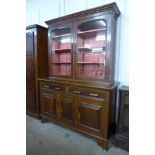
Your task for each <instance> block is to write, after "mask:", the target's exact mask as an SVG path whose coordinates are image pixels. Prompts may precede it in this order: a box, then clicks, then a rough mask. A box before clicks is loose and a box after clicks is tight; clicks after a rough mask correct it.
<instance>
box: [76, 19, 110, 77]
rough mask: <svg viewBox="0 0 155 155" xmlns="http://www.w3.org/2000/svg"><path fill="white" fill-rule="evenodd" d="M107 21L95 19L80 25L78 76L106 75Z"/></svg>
mask: <svg viewBox="0 0 155 155" xmlns="http://www.w3.org/2000/svg"><path fill="white" fill-rule="evenodd" d="M106 30H107V27H106V22H105V21H104V20H94V21H90V22H86V23H82V24H80V25H79V26H78V40H77V42H78V43H77V77H86V78H98V79H100V78H101V79H103V78H104V76H105V54H106Z"/></svg>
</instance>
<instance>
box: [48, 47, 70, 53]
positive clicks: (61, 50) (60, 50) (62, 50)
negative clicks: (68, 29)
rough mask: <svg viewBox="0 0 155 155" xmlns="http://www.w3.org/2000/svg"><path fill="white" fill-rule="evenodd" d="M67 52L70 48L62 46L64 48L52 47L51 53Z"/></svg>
mask: <svg viewBox="0 0 155 155" xmlns="http://www.w3.org/2000/svg"><path fill="white" fill-rule="evenodd" d="M54 52H55V53H67V52H71V49H70V48H64V49H53V51H52V52H51V53H54Z"/></svg>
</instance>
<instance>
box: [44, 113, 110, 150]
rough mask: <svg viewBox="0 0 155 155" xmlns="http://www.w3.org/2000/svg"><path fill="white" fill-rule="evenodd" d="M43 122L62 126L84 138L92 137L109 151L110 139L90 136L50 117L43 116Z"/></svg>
mask: <svg viewBox="0 0 155 155" xmlns="http://www.w3.org/2000/svg"><path fill="white" fill-rule="evenodd" d="M41 122H42V123H46V122H51V123H54V124H56V125H60V126H62V127H64V128H68V129H71V130H73V131H75V132H78V133H80V134H82V135H84V136H87V137H90V138H94V139H96V142H97V144H98V145H99V146H101V147H102V148H103V149H104V150H105V151H107V150H108V139H102V138H101V137H98V136H96V135H93V134H90V133H88V132H85V131H82V130H79V129H78V128H75V127H72V126H68V125H66V124H64V123H62V122H57V121H56V120H53V119H50V118H49V117H46V116H41Z"/></svg>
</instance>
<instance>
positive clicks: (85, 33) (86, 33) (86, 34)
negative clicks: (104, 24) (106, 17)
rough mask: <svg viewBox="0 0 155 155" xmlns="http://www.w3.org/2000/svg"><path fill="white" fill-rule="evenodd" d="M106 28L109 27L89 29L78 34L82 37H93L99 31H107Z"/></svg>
mask: <svg viewBox="0 0 155 155" xmlns="http://www.w3.org/2000/svg"><path fill="white" fill-rule="evenodd" d="M105 30H107V28H103V29H94V30H89V31H81V32H78V36H80V37H92V36H94V35H96V33H97V32H100V31H105Z"/></svg>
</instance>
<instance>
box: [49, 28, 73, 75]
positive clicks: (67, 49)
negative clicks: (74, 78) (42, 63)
mask: <svg viewBox="0 0 155 155" xmlns="http://www.w3.org/2000/svg"><path fill="white" fill-rule="evenodd" d="M50 49H51V58H50V76H52V75H57V76H70V75H71V29H70V28H66V27H64V28H59V29H54V30H53V31H51V42H50Z"/></svg>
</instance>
